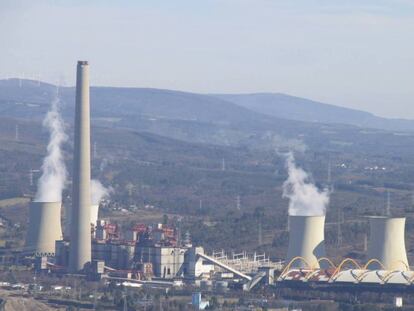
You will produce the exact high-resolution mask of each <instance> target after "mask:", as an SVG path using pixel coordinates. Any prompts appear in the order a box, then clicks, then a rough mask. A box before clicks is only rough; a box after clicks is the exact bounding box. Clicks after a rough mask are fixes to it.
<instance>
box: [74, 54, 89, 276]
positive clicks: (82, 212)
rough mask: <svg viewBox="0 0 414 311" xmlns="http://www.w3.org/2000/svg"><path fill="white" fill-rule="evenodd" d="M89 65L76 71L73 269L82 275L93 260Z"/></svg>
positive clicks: (79, 67) (82, 65)
mask: <svg viewBox="0 0 414 311" xmlns="http://www.w3.org/2000/svg"><path fill="white" fill-rule="evenodd" d="M89 110H90V107H89V65H88V62H86V61H79V62H78V66H77V71H76V108H75V144H74V152H73V182H72V187H73V189H72V211H71V216H72V217H71V226H70V227H71V230H70V240H71V243H70V253H69V270H70V271H71V272H78V271H80V270H82V269H83V267H84V265H85V264H86V263H88V262H90V261H91V224H90V221H91V192H90V186H91V155H90V148H91V146H90V112H89Z"/></svg>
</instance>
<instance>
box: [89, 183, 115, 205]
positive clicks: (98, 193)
mask: <svg viewBox="0 0 414 311" xmlns="http://www.w3.org/2000/svg"><path fill="white" fill-rule="evenodd" d="M110 192H111V189H110V188H109V189H108V188H105V187H104V186H103V185H102V184H101V182H100V181H99V180H96V179H92V180H91V204H92V205H98V204H99V203H100V202H101V201H102V200H103V199H106V198H108V197H109V194H110Z"/></svg>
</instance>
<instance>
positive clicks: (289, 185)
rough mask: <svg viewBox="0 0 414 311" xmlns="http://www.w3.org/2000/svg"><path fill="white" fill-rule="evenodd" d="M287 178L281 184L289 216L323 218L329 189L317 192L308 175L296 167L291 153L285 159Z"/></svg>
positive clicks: (327, 202)
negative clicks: (286, 200)
mask: <svg viewBox="0 0 414 311" xmlns="http://www.w3.org/2000/svg"><path fill="white" fill-rule="evenodd" d="M286 168H287V170H288V174H289V177H288V179H287V180H286V181H285V182H284V183H283V197H284V198H288V199H289V215H291V216H323V215H325V212H326V207H327V206H328V204H329V194H330V192H329V189H323V190H319V189H318V188H317V187H316V186H315V185H314V184H313V183H312V182H311V181H310V178H309V175H308V174H307V173H306V172H305V171H304V170H303V169H301V168H300V167H297V166H296V163H295V159H294V156H293V154H292V153H289V154H288V155H287V158H286Z"/></svg>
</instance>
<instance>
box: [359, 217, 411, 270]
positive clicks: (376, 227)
mask: <svg viewBox="0 0 414 311" xmlns="http://www.w3.org/2000/svg"><path fill="white" fill-rule="evenodd" d="M369 222H370V239H369V244H368V253H367V261H369V260H371V259H377V260H378V261H380V262H381V263H382V264H383V265H384V267H385V269H386V270H400V271H406V270H408V260H407V252H406V250H405V237H404V231H405V217H386V216H372V217H369ZM368 268H369V269H373V270H378V269H383V267H381V265H380V264H378V263H377V262H373V263H372V264H370V265H369V267H368Z"/></svg>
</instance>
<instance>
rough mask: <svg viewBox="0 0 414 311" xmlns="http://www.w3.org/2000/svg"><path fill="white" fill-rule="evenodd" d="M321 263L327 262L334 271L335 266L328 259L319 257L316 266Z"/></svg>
mask: <svg viewBox="0 0 414 311" xmlns="http://www.w3.org/2000/svg"><path fill="white" fill-rule="evenodd" d="M322 261H327V262H328V263H329V265H330V266H331V267H332V268H335V269H336V266H335V264H334V263H333V262H332V260H330V259H329V258H328V257H321V258H319V259H318V264H320V263H321V262H322Z"/></svg>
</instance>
